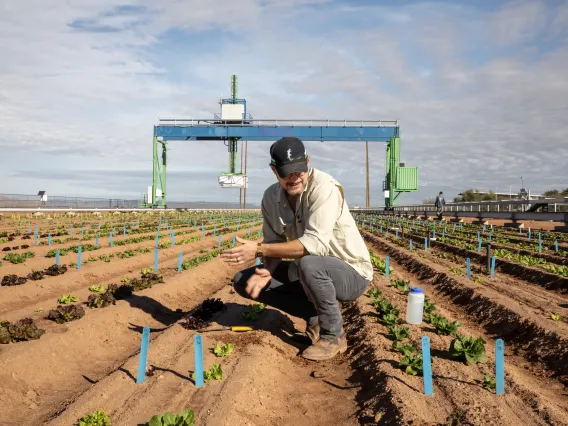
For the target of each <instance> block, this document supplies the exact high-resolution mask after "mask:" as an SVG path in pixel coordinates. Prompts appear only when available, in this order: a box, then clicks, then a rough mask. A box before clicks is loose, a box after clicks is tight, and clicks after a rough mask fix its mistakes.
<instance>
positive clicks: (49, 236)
mask: <svg viewBox="0 0 568 426" xmlns="http://www.w3.org/2000/svg"><path fill="white" fill-rule="evenodd" d="M47 245H48V246H50V245H51V232H50V233H49V234H47Z"/></svg>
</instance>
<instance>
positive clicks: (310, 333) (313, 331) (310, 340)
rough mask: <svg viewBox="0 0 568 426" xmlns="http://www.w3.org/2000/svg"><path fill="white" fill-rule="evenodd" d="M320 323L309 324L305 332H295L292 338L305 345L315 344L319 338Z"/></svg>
mask: <svg viewBox="0 0 568 426" xmlns="http://www.w3.org/2000/svg"><path fill="white" fill-rule="evenodd" d="M319 336H320V325H319V322H316V323H315V324H313V325H308V326H307V327H306V331H305V332H304V333H294V334H293V335H292V339H293V340H295V341H296V342H298V343H302V344H304V345H313V344H314V343H316V342H317V341H318V340H319Z"/></svg>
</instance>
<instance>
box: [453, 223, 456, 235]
mask: <svg viewBox="0 0 568 426" xmlns="http://www.w3.org/2000/svg"><path fill="white" fill-rule="evenodd" d="M454 232H456V224H455V223H454V229H453V230H452V233H454Z"/></svg>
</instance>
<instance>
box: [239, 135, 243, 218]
mask: <svg viewBox="0 0 568 426" xmlns="http://www.w3.org/2000/svg"><path fill="white" fill-rule="evenodd" d="M243 153H244V149H243V142H241V171H240V173H241V174H242V173H243ZM242 208H243V188H239V209H242Z"/></svg>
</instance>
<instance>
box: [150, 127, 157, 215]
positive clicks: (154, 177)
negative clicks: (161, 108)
mask: <svg viewBox="0 0 568 426" xmlns="http://www.w3.org/2000/svg"><path fill="white" fill-rule="evenodd" d="M152 148H153V152H154V157H153V158H154V160H153V162H152V166H153V169H152V201H151V202H150V200H148V205H149V206H154V205H156V190H157V189H158V137H157V136H154V143H153V147H152Z"/></svg>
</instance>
